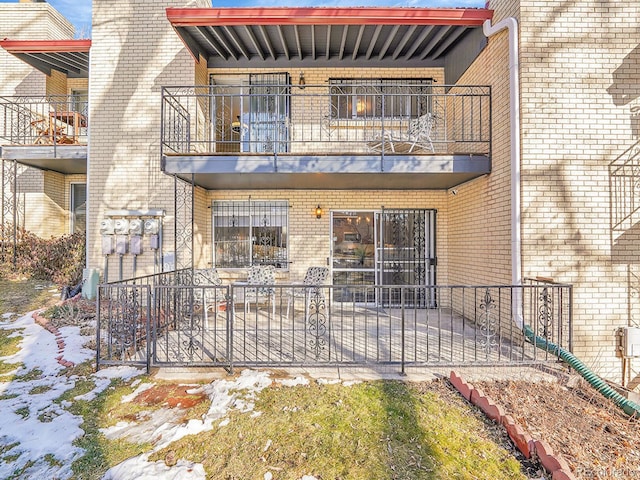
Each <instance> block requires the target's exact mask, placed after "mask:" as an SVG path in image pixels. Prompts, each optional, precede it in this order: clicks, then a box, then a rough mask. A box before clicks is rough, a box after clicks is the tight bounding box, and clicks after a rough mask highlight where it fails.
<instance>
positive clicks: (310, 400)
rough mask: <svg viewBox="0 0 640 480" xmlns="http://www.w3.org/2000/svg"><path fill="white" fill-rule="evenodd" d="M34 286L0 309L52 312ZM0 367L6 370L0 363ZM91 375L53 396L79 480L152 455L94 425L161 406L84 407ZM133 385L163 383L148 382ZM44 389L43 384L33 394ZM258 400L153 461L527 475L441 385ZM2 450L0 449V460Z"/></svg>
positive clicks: (330, 473)
mask: <svg viewBox="0 0 640 480" xmlns="http://www.w3.org/2000/svg"><path fill="white" fill-rule="evenodd" d="M42 286H43V283H42V282H33V281H20V282H14V281H9V280H0V313H4V312H15V313H19V314H22V313H25V312H27V311H30V310H33V309H36V308H42V307H46V306H49V305H51V304H52V303H54V302H55V300H56V299H55V298H54V297H53V296H52V294H51V293H50V292H49V291H48V290H50V287H49V286H48V285H47V286H45V288H40V287H42ZM12 334H13V335H16V334H17V335H19V334H20V332H19V331H16V330H14V331H10V330H0V356H5V355H11V354H12V353H15V351H16V348H18V342H19V340H20V339H19V336H11V335H12ZM2 368H9V366H8V365H5V364H3V363H2V362H0V370H1V369H2ZM10 368H12V369H15V368H16V365H11V366H10ZM92 371H93V364H92V362H85V363H83V364H81V365H77V366H75V367H73V368H69V369H66V370H65V371H64V372H62V373H61V375H74V376H76V383H75V387H74V388H73V389H72V390H69V391H67V392H65V394H64V395H62V396H61V397H60V398H59V399H57V400H56V403H59V404H60V405H64V408H65V409H67V410H69V411H70V412H71V413H73V414H75V415H80V416H82V418H83V421H84V422H83V424H82V425H81V428H82V429H83V430H84V432H85V434H84V435H83V436H82V437H80V438H78V439H77V440H76V441H75V442H74V443H75V445H76V446H78V447H81V448H83V449H84V450H85V452H86V453H85V455H84V456H83V457H82V458H80V459H78V460H76V461H75V462H74V464H73V466H72V468H73V471H74V477H73V478H76V479H78V480H93V479H99V478H101V477H102V476H103V475H104V473H105V472H106V470H108V469H109V468H110V467H112V466H114V465H117V464H119V463H120V462H122V461H123V460H125V459H127V458H130V457H132V456H135V455H138V454H140V453H143V452H149V451H151V450H152V448H153V446H152V444H151V443H132V442H128V441H126V440H123V439H117V440H109V439H107V438H106V437H105V435H104V434H103V433H102V432H101V429H102V428H106V427H109V426H113V425H115V424H116V423H118V422H120V421H125V422H131V421H134V422H135V421H136V419H137V418H138V417H139V416H140V415H143V414H144V413H145V412H148V411H150V410H153V409H157V408H168V407H167V405H164V404H157V405H156V404H149V403H145V402H138V403H137V404H136V403H135V401H134V402H133V403H131V402H129V403H126V404H123V403H122V401H121V400H122V398H123V396H124V395H130V394H131V393H132V392H133V391H134V390H135V388H137V387H136V386H135V385H137V384H134V385H132V383H133V382H134V381H133V380H130V381H126V382H125V381H121V380H114V381H113V382H112V384H111V386H110V387H108V388H107V389H106V390H104V391H102V393H100V394H98V395H97V396H96V397H95V398H93V399H91V400H82V399H79V398H77V397H78V396H80V395H83V394H86V393H87V392H90V391H91V390H92V389H93V388H94V386H95V383H94V379H93V377H91V375H90V374H91V373H92ZM41 374H42V372H40V371H39V370H37V369H34V370H32V371H30V372H22V375H20V376H17V375H15V374H14V375H13V378H11V379H10V380H11V381H29V380H32V379H36V378H38V376H39V375H41ZM7 377H8V375H5V379H4V380H5V381H7V380H8V379H7ZM139 381H142V382H154V383H156V384H158V383H159V382H157V381H156V380H155V379H154V378H153V377H144V376H143V377H138V382H139ZM165 387H166V388H167V389H169V390H171V388H175V387H176V386H175V385H168V386H167V385H165ZM171 391H173V390H171ZM176 391H177V390H176ZM44 392H46V390H45V389H44V388H43V387H40V388H33V389H31V390H30V391H29V394H31V395H41V394H43V393H44ZM237 393H238V395H239V396H242V395H243V394H244V393H247V392H237ZM255 395H256V398H255V399H253V398H251V399H245V400H246V401H251V402H255V408H254V410H253V411H252V412H251V411H250V412H242V411H239V410H232V411H230V412H229V413H228V414H227V415H226V417H225V418H224V419H222V420H221V421H218V422H216V423H215V427H214V429H213V430H212V431H209V432H203V433H199V434H197V435H191V436H187V437H184V438H182V439H181V440H179V441H177V442H174V443H172V444H170V445H169V447H167V448H165V449H163V450H160V451H158V452H155V453H154V454H153V455H152V458H151V460H165V461H166V462H167V463H168V461H167V459H173V458H177V459H181V458H182V459H186V460H191V461H194V462H198V463H202V464H203V465H204V468H205V470H206V472H207V475H208V478H211V479H225V480H231V479H243V480H244V479H254V478H257V479H263V478H265V476H264V475H265V473H267V472H271V473H272V474H273V476H274V478H277V479H292V480H299V479H300V478H301V477H302V476H303V475H314V476H315V477H316V478H319V479H332V480H334V479H354V480H359V479H362V480H364V479H366V480H377V479H379V480H389V479H412V480H413V479H427V480H440V479H452V478H456V479H461V480H465V479H469V480H471V479H478V480H483V479H486V480H489V479H491V480H493V479H501V480H510V479H514V480H515V479H518V480H521V479H526V478H527V477H526V475H525V474H524V473H523V465H522V464H521V463H520V462H519V461H518V459H517V458H516V457H515V456H514V454H513V451H514V450H513V448H512V447H511V446H510V443H509V441H508V439H507V438H506V437H505V434H504V432H503V430H502V429H501V428H500V427H499V426H496V425H494V424H493V423H492V422H489V421H487V420H486V419H485V418H484V416H483V415H481V414H480V413H477V412H476V411H475V409H473V408H472V407H470V406H469V405H468V404H466V402H464V401H463V399H462V398H461V397H460V396H459V395H458V394H457V393H455V392H453V391H452V390H451V389H450V388H449V387H448V386H447V384H446V382H444V381H439V382H432V383H404V382H399V381H375V382H363V383H357V384H354V385H350V386H346V385H343V384H332V385H327V384H320V383H317V382H312V383H310V384H309V385H299V386H295V387H284V386H281V385H280V384H278V383H274V384H272V386H271V387H269V388H266V389H264V390H262V391H261V392H260V393H258V394H255ZM209 406H210V400H209V399H208V397H207V398H205V399H203V401H201V402H199V403H197V404H195V405H194V406H191V407H190V408H186V409H183V408H175V409H174V411H175V415H176V418H178V419H179V420H180V421H182V422H186V421H188V420H190V419H193V420H200V419H202V418H203V416H205V415H206V412H207V411H208V408H209ZM258 413H259V414H258ZM152 440H153V439H151V438H150V439H149V441H152ZM8 448H9V447H8V446H3V445H0V456H2V452H3V449H8ZM4 460H5V461H8V460H7V459H6V458H5V459H4ZM51 461H52V462H54V461H55V459H51ZM18 476H19V472H18Z"/></svg>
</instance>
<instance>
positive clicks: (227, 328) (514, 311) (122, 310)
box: [97, 271, 572, 371]
mask: <svg viewBox="0 0 640 480" xmlns="http://www.w3.org/2000/svg"><path fill="white" fill-rule="evenodd" d="M189 275H190V274H189V273H188V271H185V272H183V273H182V274H180V273H179V272H177V273H173V275H167V274H162V276H157V277H158V280H161V279H162V278H164V279H165V280H164V283H163V284H161V283H162V282H160V281H159V282H158V284H157V285H156V286H152V285H150V284H148V283H144V284H135V283H131V282H130V283H128V284H111V285H102V286H100V288H99V309H98V311H99V321H98V327H99V328H98V331H99V332H102V333H99V338H98V340H99V342H98V344H99V345H100V349H99V353H98V357H97V362H98V367H100V366H101V365H111V364H129V363H130V364H139V365H143V364H144V365H147V367H149V366H151V365H156V366H163V365H164V366H172V365H193V366H204V365H208V366H218V367H224V368H228V369H230V370H232V369H233V368H234V367H236V366H278V365H280V366H301V365H305V366H313V365H315V366H318V365H344V364H351V365H362V364H387V365H397V366H398V367H399V368H400V369H401V370H402V371H404V369H405V366H422V365H424V366H428V365H433V366H435V365H439V366H452V365H498V364H514V363H515V364H517V363H539V362H546V361H552V360H554V359H555V357H553V356H552V355H551V354H550V353H549V352H548V351H545V350H541V349H537V348H536V347H535V345H533V344H531V343H530V342H529V341H528V340H527V339H526V338H525V336H524V334H523V327H524V326H527V327H529V328H530V329H531V330H533V331H534V334H535V336H536V337H538V338H542V339H543V340H544V341H548V342H552V343H554V344H555V345H557V346H560V347H562V348H565V349H568V350H571V340H572V339H571V286H569V285H559V284H553V283H548V282H540V281H536V282H533V283H531V284H529V285H523V286H429V287H425V286H406V285H405V286H403V285H392V286H391V285H389V286H363V285H327V286H300V285H244V284H232V285H214V284H207V283H204V284H196V285H194V284H193V283H194V282H191V283H189V280H190V277H189ZM338 290H339V291H340V295H336V292H337V291H338ZM391 290H393V293H392V292H391ZM418 290H419V292H418ZM424 294H428V295H429V297H430V301H429V302H427V305H429V307H428V308H425V306H424V305H425V303H424V302H420V303H416V302H413V301H411V299H413V298H418V297H420V296H421V295H424ZM336 298H339V301H338V300H335V299H336ZM362 298H365V299H376V301H375V302H371V303H361V302H359V301H358V299H362ZM391 299H393V302H391ZM101 339H102V340H103V343H102V344H100V340H101Z"/></svg>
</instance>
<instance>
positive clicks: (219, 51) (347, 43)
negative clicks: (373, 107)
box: [167, 8, 493, 68]
mask: <svg viewBox="0 0 640 480" xmlns="http://www.w3.org/2000/svg"><path fill="white" fill-rule="evenodd" d="M492 13H493V12H492V11H491V10H487V9H462V8H459V9H455V8H454V9H437V8H431V9H429V8H415V9H414V8H405V9H400V8H388V9H385V8H337V9H333V8H314V9H310V8H308V9H307V8H299V9H295V8H293V9H284V8H282V9H278V8H265V9H260V8H253V9H242V8H237V9H177V8H176V9H171V8H169V9H167V17H168V18H169V21H170V22H171V23H172V25H173V26H174V28H175V30H176V32H177V33H178V35H179V36H180V38H181V39H182V41H183V42H184V44H185V45H186V46H187V48H188V49H189V51H190V52H191V54H192V55H193V56H194V58H195V59H199V58H200V56H202V57H204V58H206V59H207V65H208V67H210V68H215V67H254V68H259V67H274V66H279V67H281V66H283V65H286V66H287V67H293V68H299V67H332V66H334V67H335V66H337V67H345V66H355V67H398V68H403V67H442V66H444V63H445V59H446V56H447V54H448V53H450V52H451V51H452V50H453V49H454V48H455V47H456V45H458V44H459V43H460V42H462V41H463V39H464V38H465V37H466V36H467V35H469V34H470V33H471V32H472V31H473V30H476V29H481V28H482V22H483V21H484V20H486V19H490V18H491V17H492Z"/></svg>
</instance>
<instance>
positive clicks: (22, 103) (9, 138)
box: [0, 95, 88, 145]
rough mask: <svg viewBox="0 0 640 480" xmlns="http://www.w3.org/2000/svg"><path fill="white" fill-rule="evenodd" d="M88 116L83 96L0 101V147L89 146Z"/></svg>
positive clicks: (39, 97) (50, 96) (4, 98)
mask: <svg viewBox="0 0 640 480" xmlns="http://www.w3.org/2000/svg"><path fill="white" fill-rule="evenodd" d="M87 114H88V108H87V99H86V97H84V96H83V97H80V96H76V95H46V96H38V97H0V143H2V144H4V145H86V144H87V126H88V115H87Z"/></svg>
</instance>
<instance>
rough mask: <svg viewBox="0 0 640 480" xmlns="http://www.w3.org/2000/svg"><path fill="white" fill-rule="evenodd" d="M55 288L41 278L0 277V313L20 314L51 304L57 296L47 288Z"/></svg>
mask: <svg viewBox="0 0 640 480" xmlns="http://www.w3.org/2000/svg"><path fill="white" fill-rule="evenodd" d="M53 288H55V287H54V285H52V284H51V283H48V282H45V281H42V280H10V279H5V278H0V314H3V313H9V312H10V313H15V314H18V315H22V314H24V313H27V312H29V311H31V310H36V309H38V308H43V307H47V306H50V305H53V304H54V303H55V302H56V300H57V297H54V294H52V293H51V292H50V291H49V290H51V289H53Z"/></svg>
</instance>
